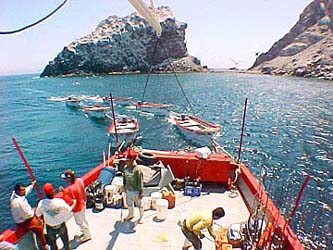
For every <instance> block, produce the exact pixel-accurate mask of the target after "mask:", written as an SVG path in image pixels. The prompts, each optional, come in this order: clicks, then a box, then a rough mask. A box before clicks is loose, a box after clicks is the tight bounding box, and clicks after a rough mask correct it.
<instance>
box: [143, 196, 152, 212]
mask: <svg viewBox="0 0 333 250" xmlns="http://www.w3.org/2000/svg"><path fill="white" fill-rule="evenodd" d="M141 202H142V207H143V210H145V211H146V210H149V209H151V197H143V198H142V200H141Z"/></svg>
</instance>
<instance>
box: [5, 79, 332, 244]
mask: <svg viewBox="0 0 333 250" xmlns="http://www.w3.org/2000/svg"><path fill="white" fill-rule="evenodd" d="M178 78H179V80H180V82H181V84H182V87H183V88H184V91H185V93H186V95H187V97H188V99H189V100H190V102H191V104H192V108H191V110H190V111H191V112H193V113H195V114H197V115H198V116H200V117H202V118H204V119H207V120H208V121H212V122H216V123H219V124H221V127H222V129H221V136H220V137H219V138H218V141H219V143H220V144H221V145H223V146H224V148H225V149H226V150H227V151H229V152H230V153H231V154H233V155H234V156H236V155H237V150H238V144H239V134H240V127H241V120H242V112H243V105H244V100H245V98H246V97H247V98H248V110H247V117H246V129H245V136H244V141H243V142H244V144H243V146H244V148H243V152H242V155H241V158H242V160H243V161H245V162H246V164H247V165H248V166H249V167H250V168H251V170H252V171H253V172H254V173H255V175H256V176H258V175H259V173H260V172H261V169H262V168H263V166H266V167H267V169H268V172H269V173H270V174H269V175H268V176H267V177H266V178H265V182H264V184H265V186H266V190H267V191H268V192H269V193H270V194H271V196H272V197H273V199H274V200H275V201H276V203H277V205H278V206H279V207H280V208H281V211H282V212H283V213H285V214H286V215H287V216H288V214H290V211H291V206H290V204H292V203H293V202H294V200H295V197H296V195H297V193H298V190H299V188H300V186H301V184H302V182H303V181H304V178H305V177H304V175H303V174H302V173H303V172H306V173H307V174H309V175H311V177H312V178H311V180H310V182H309V184H308V186H307V188H306V190H305V193H304V196H303V198H302V200H301V203H300V207H299V209H298V213H297V215H296V217H295V218H294V223H293V226H294V228H295V230H296V231H297V233H298V235H299V236H301V237H311V238H312V239H313V240H314V241H316V240H319V239H320V238H322V237H323V235H327V234H328V232H329V231H332V230H331V229H332V228H333V226H332V223H330V221H331V218H333V216H332V215H333V214H332V211H331V210H330V208H332V207H333V201H332V196H333V169H332V167H333V83H332V82H328V81H320V80H308V79H302V78H290V77H288V78H287V77H271V76H263V75H248V74H235V73H211V74H180V75H178ZM145 79H146V76H145V75H113V76H98V77H67V78H61V77H60V78H39V77H38V76H37V75H15V76H2V77H0V118H1V119H0V169H1V171H0V180H1V185H0V221H1V222H0V231H2V230H3V229H5V228H6V227H8V226H10V225H11V224H12V219H11V215H10V211H9V203H8V200H9V196H10V193H11V191H12V189H13V187H14V185H15V184H16V183H17V182H23V183H25V184H28V183H29V176H28V173H27V170H26V168H25V166H24V164H23V163H22V161H21V159H20V158H19V155H18V153H17V151H16V150H15V148H14V146H13V144H12V141H11V138H12V137H15V138H16V140H17V141H18V143H19V145H20V146H21V149H22V151H23V153H24V155H25V156H26V158H27V160H28V162H29V163H30V165H31V167H32V169H33V172H34V175H35V176H36V179H37V181H38V183H39V185H42V184H43V183H44V182H46V181H48V182H51V183H53V184H54V185H55V186H59V185H63V184H64V183H63V182H62V180H61V179H60V178H59V174H60V173H61V172H62V171H63V170H64V169H66V168H73V169H75V171H76V172H77V173H78V174H79V175H81V174H83V173H85V172H86V171H87V170H89V169H90V168H91V167H93V166H95V165H96V164H97V163H99V162H100V160H101V153H102V151H103V150H106V149H107V142H108V138H107V135H106V129H107V126H108V122H107V121H104V122H103V121H99V122H97V121H94V120H91V119H89V118H87V117H86V116H85V115H84V114H83V113H82V112H80V111H77V110H72V109H69V108H67V107H66V106H65V104H64V103H63V102H52V101H48V98H49V97H51V96H68V95H108V94H109V93H110V92H112V94H113V96H132V97H133V98H134V99H135V100H140V99H141V97H142V94H143V89H144V85H145ZM144 99H145V100H147V101H154V102H160V103H171V104H173V105H174V110H175V111H179V112H181V111H184V110H185V109H189V107H188V105H187V102H186V100H185V98H184V96H183V95H182V92H181V90H180V88H179V86H178V84H177V81H176V79H175V78H174V76H173V75H153V76H151V78H150V81H149V83H148V88H147V92H146V95H145V98H144ZM116 109H117V112H118V113H131V114H132V115H135V116H137V117H138V119H139V121H140V124H141V132H142V136H143V140H142V146H147V147H151V148H156V149H162V148H167V149H178V148H184V147H189V146H193V145H191V143H190V142H187V141H186V140H185V139H184V138H183V137H182V136H181V135H180V134H179V133H178V131H177V130H175V128H173V127H172V126H171V124H170V123H169V122H168V121H167V119H165V118H158V117H154V116H147V115H145V116H142V115H139V114H138V113H136V112H134V111H130V110H126V109H124V108H120V107H116ZM36 200H37V197H36V194H35V193H34V194H33V195H32V196H31V199H30V201H31V203H32V204H35V203H36ZM314 222H315V223H314ZM314 225H315V226H314Z"/></svg>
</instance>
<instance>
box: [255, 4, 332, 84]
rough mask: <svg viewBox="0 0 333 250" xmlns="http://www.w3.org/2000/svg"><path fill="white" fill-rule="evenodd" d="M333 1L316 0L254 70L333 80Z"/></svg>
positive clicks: (264, 54) (264, 55)
mask: <svg viewBox="0 0 333 250" xmlns="http://www.w3.org/2000/svg"><path fill="white" fill-rule="evenodd" d="M332 18H333V2H332V1H330V0H315V1H313V2H312V3H310V4H309V5H308V6H307V7H306V8H305V10H304V11H303V13H302V14H301V15H300V18H299V20H298V22H297V23H296V24H295V26H294V27H293V28H292V29H291V30H290V31H289V32H288V33H287V34H286V35H285V36H284V37H283V38H281V39H280V40H279V41H278V42H276V43H275V44H274V45H273V46H272V48H271V49H270V50H269V51H268V52H266V53H263V54H260V55H259V56H258V57H257V59H256V61H255V63H254V65H253V66H252V67H251V68H250V71H257V72H261V73H264V74H272V75H290V76H300V77H313V78H320V79H326V80H333V71H332V69H333V38H332V28H333V19H332Z"/></svg>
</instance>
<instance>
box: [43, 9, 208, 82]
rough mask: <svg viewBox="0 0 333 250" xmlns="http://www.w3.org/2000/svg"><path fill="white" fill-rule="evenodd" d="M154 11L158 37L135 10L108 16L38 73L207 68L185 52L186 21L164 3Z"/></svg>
mask: <svg viewBox="0 0 333 250" xmlns="http://www.w3.org/2000/svg"><path fill="white" fill-rule="evenodd" d="M157 15H158V17H159V19H160V22H161V26H162V35H161V37H160V39H158V37H157V36H156V33H155V31H154V30H153V28H152V27H151V26H149V25H148V24H147V22H146V21H145V20H144V19H143V18H142V17H140V16H138V15H137V14H136V13H133V14H131V15H129V16H126V17H123V18H121V17H117V16H110V17H108V18H107V19H105V20H103V21H102V22H101V23H100V24H99V25H98V26H97V28H96V29H95V31H94V32H92V33H91V34H89V35H87V36H85V37H82V38H80V39H78V40H76V41H73V42H72V43H71V44H69V45H68V46H66V47H65V48H64V49H63V50H62V52H60V53H59V54H58V55H57V57H56V58H55V59H54V60H53V61H51V62H49V64H48V65H47V66H46V67H45V69H44V71H43V72H42V74H41V76H42V77H43V76H59V75H85V74H110V73H119V72H122V73H125V72H148V71H149V70H152V71H153V72H169V71H181V72H193V71H205V70H207V69H206V68H205V67H202V66H201V65H200V61H199V60H198V59H197V58H195V57H192V56H190V55H188V52H187V48H186V42H185V29H186V28H187V24H186V23H183V22H179V21H177V20H176V19H175V18H174V17H173V14H172V12H171V10H170V8H169V7H166V6H162V7H160V8H158V9H157ZM158 40H159V42H158Z"/></svg>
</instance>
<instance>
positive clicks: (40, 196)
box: [12, 137, 43, 200]
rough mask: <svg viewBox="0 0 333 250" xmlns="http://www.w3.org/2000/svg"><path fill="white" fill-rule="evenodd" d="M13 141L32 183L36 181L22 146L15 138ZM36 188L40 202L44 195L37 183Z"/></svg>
mask: <svg viewBox="0 0 333 250" xmlns="http://www.w3.org/2000/svg"><path fill="white" fill-rule="evenodd" d="M12 141H13V143H14V146H15V148H16V150H17V152H18V153H19V155H20V157H21V159H22V160H23V162H24V165H25V167H26V168H27V170H28V173H29V176H30V180H31V182H34V181H36V178H35V176H34V175H33V173H32V170H31V167H30V165H29V163H28V161H27V159H26V158H25V157H24V155H23V152H22V150H21V148H20V146H19V145H18V143H17V141H16V139H15V138H14V137H13V138H12ZM34 188H35V190H36V193H37V196H38V199H40V200H41V199H43V195H42V193H41V192H40V190H39V188H38V185H37V182H36V184H35V185H34Z"/></svg>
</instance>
